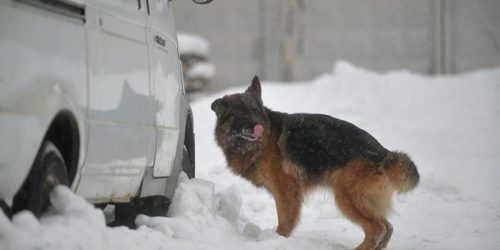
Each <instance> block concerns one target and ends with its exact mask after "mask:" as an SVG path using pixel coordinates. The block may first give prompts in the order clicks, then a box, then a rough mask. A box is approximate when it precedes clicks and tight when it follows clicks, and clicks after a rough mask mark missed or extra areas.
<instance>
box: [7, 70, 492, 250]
mask: <svg viewBox="0 0 500 250" xmlns="http://www.w3.org/2000/svg"><path fill="white" fill-rule="evenodd" d="M247 82H248V84H249V83H250V79H244V80H242V84H247ZM262 87H263V100H264V104H265V105H267V106H268V107H269V108H271V109H274V110H279V111H284V112H311V113H325V114H329V115H332V116H335V117H338V118H341V119H346V120H349V121H351V122H353V123H355V124H356V125H358V126H360V127H361V128H363V129H365V130H367V131H368V132H370V133H371V134H372V135H374V136H375V137H376V138H377V139H378V140H379V141H380V142H381V143H382V144H383V145H385V146H386V147H387V148H389V149H392V150H403V151H405V152H407V153H408V154H409V155H411V156H412V159H413V160H414V162H415V163H416V165H417V167H418V169H419V171H420V173H421V183H420V185H419V186H418V187H417V189H416V190H415V191H413V192H412V193H410V194H408V195H406V196H395V198H394V205H395V209H394V210H395V212H394V214H393V215H392V217H391V218H390V221H391V222H392V223H393V225H394V228H395V231H394V235H393V238H392V240H391V242H390V243H389V249H453V250H455V249H500V237H499V235H500V195H498V190H500V182H499V181H498V180H499V179H500V170H499V167H500V152H499V150H500V131H499V130H498V128H499V125H500V68H496V69H485V70H481V71H477V72H471V73H468V74H461V75H454V76H439V77H429V76H422V75H418V74H413V73H411V72H407V71H394V72H387V73H377V72H372V71H369V70H366V69H360V68H357V67H354V66H352V65H350V64H348V63H345V62H340V63H337V65H336V66H335V68H334V70H333V72H332V73H328V74H325V75H322V76H320V77H318V78H316V79H314V80H312V81H307V82H296V83H278V82H264V83H263V86H262ZM244 89H245V87H238V88H233V89H229V90H225V91H223V92H219V93H215V94H213V95H210V96H206V97H202V98H200V99H198V100H196V101H195V102H194V103H193V104H192V107H193V110H194V115H195V133H196V144H197V146H196V147H197V150H198V151H197V154H196V157H197V158H196V162H197V170H196V171H197V172H196V175H197V178H196V179H191V180H189V179H187V177H186V176H184V175H183V176H181V177H180V182H179V186H178V189H177V191H176V194H175V196H174V200H173V204H172V206H171V209H170V211H169V216H170V217H168V218H159V217H154V218H153V217H147V216H138V218H137V220H136V223H137V224H138V225H140V226H139V228H138V229H137V230H130V229H127V228H125V227H117V228H107V227H105V218H104V216H103V214H102V213H101V212H100V210H97V209H95V208H94V207H93V206H92V205H90V204H88V203H87V202H85V201H84V200H83V199H81V198H79V197H77V196H75V195H73V194H72V193H71V192H70V191H69V190H68V189H67V188H64V187H58V188H57V189H56V190H55V192H53V194H52V197H51V201H52V203H53V208H52V210H51V211H50V212H48V213H47V214H45V215H44V216H43V217H42V219H41V220H37V219H35V218H34V217H33V215H32V214H31V213H29V212H21V213H19V214H17V215H16V216H15V217H14V218H13V220H12V221H9V220H8V219H7V218H6V217H5V216H4V215H3V214H2V213H0V249H2V250H3V249H125V250H127V249H350V248H353V247H355V246H356V245H357V244H358V243H360V241H361V240H362V237H363V233H362V231H361V229H360V228H359V227H357V226H356V225H354V224H352V223H351V222H349V221H348V220H346V219H345V218H343V216H342V215H341V214H340V213H339V212H338V210H337V209H336V208H335V206H334V203H333V202H332V200H331V197H330V194H329V193H328V192H325V191H321V190H320V191H318V192H317V193H315V194H314V195H311V197H309V199H308V200H307V202H306V203H305V206H304V209H303V212H302V220H301V222H300V224H299V226H298V227H297V228H296V230H295V232H294V233H293V234H292V235H291V236H290V237H289V238H284V237H281V236H279V235H277V234H276V233H275V232H274V229H275V227H276V223H277V216H276V209H275V207H274V201H273V200H272V198H271V197H270V195H269V194H268V193H267V192H266V191H264V190H263V189H257V188H255V187H253V186H252V185H251V184H250V183H249V182H247V181H245V180H243V179H241V178H239V177H237V176H234V175H233V174H232V173H231V172H230V171H229V170H228V168H227V166H226V162H225V160H224V158H223V155H222V152H221V151H220V149H219V148H218V147H217V146H216V143H215V140H214V137H213V129H214V125H215V124H214V123H215V115H214V114H213V112H212V111H211V110H210V104H211V102H212V101H213V100H214V99H215V98H218V97H221V96H223V95H224V94H229V93H234V92H241V91H243V90H244Z"/></svg>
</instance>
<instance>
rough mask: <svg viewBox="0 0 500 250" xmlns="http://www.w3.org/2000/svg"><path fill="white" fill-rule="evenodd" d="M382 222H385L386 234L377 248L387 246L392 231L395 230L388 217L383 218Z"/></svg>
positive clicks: (378, 249)
mask: <svg viewBox="0 0 500 250" xmlns="http://www.w3.org/2000/svg"><path fill="white" fill-rule="evenodd" d="M382 222H383V223H384V224H385V229H386V233H385V235H384V238H382V240H381V241H380V244H379V245H378V248H377V250H380V249H384V248H386V247H387V244H388V243H389V240H391V236H392V232H393V231H394V229H393V227H392V225H391V223H390V222H389V221H388V220H387V219H385V218H384V219H382Z"/></svg>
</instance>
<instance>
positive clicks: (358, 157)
mask: <svg viewBox="0 0 500 250" xmlns="http://www.w3.org/2000/svg"><path fill="white" fill-rule="evenodd" d="M211 108H212V110H213V111H215V113H216V115H217V124H216V128H215V137H216V140H217V143H218V144H219V146H220V147H221V148H222V150H223V152H224V154H225V156H226V160H227V162H228V165H229V167H230V169H231V170H232V171H233V172H234V173H235V174H237V175H240V176H242V177H244V178H245V179H247V180H249V181H250V182H252V183H253V184H254V185H255V186H258V187H264V188H265V189H267V190H268V191H269V192H270V193H271V194H272V195H273V197H274V200H275V202H276V208H277V211H278V228H277V230H276V231H277V233H278V234H280V235H283V236H288V235H290V233H291V232H292V230H293V229H294V227H295V226H296V224H297V221H298V219H299V215H300V210H301V205H302V202H303V200H304V195H305V194H306V193H307V192H308V191H310V190H312V189H315V188H317V187H326V188H327V189H329V190H331V191H332V193H333V194H334V196H335V202H336V204H337V206H338V208H339V209H340V211H342V213H343V214H344V215H345V216H346V217H347V218H348V219H350V220H351V221H352V222H354V223H356V224H358V225H360V226H361V227H362V228H363V230H364V232H365V238H364V240H363V242H362V243H361V244H360V245H359V246H358V247H357V248H356V249H360V250H365V249H370V250H371V249H383V248H385V247H386V246H387V243H388V242H389V240H390V238H391V235H392V231H393V228H392V225H391V223H389V221H387V216H388V214H389V212H390V210H391V200H392V194H393V193H394V192H395V191H397V192H398V193H405V192H408V191H411V190H413V189H414V188H415V187H416V186H417V184H418V182H419V178H420V177H419V174H418V172H417V168H416V166H415V164H414V163H413V162H412V161H411V160H410V158H409V157H408V156H407V155H406V154H404V153H401V152H393V151H389V150H387V149H386V148H384V147H383V146H382V145H381V144H380V143H379V142H378V141H377V140H376V139H375V138H373V137H372V136H371V135H370V134H368V133H367V132H366V131H364V130H362V129H360V128H358V127H356V126H355V125H353V124H351V123H349V122H346V121H343V120H340V119H336V118H333V117H330V116H327V115H321V114H286V113H280V112H276V111H272V110H270V109H268V108H266V107H265V106H264V105H263V102H262V98H261V85H260V81H259V79H258V77H257V76H256V77H254V79H253V81H252V84H251V86H250V87H248V89H247V90H246V91H245V92H244V93H241V94H232V95H227V96H224V97H223V98H219V99H217V100H215V101H214V102H213V103H212V105H211Z"/></svg>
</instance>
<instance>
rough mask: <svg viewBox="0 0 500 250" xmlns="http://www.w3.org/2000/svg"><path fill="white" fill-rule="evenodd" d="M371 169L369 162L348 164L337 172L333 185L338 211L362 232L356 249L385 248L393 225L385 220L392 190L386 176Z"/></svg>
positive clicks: (371, 249)
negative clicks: (361, 239) (361, 240)
mask: <svg viewBox="0 0 500 250" xmlns="http://www.w3.org/2000/svg"><path fill="white" fill-rule="evenodd" d="M374 169H375V168H373V167H372V165H371V164H370V163H369V162H355V163H353V164H350V165H348V166H346V168H345V169H343V170H340V171H341V172H340V173H339V175H337V178H336V181H335V182H334V183H335V184H334V186H333V189H334V191H333V192H334V195H335V201H336V203H337V205H338V207H339V209H340V210H341V211H342V212H343V213H344V215H345V216H346V217H347V218H348V219H350V220H351V221H352V222H354V223H356V224H358V225H360V226H361V227H362V228H363V231H364V232H365V238H364V240H363V242H362V243H361V244H360V245H359V246H358V247H357V248H356V249H357V250H379V249H382V248H385V247H386V246H387V243H388V241H389V240H390V238H391V235H392V226H391V224H390V223H389V222H388V221H387V219H386V215H387V214H388V212H389V210H390V207H391V196H392V189H391V188H390V187H389V186H388V184H387V183H389V182H388V181H387V180H386V177H385V175H383V174H379V173H378V172H377V171H374Z"/></svg>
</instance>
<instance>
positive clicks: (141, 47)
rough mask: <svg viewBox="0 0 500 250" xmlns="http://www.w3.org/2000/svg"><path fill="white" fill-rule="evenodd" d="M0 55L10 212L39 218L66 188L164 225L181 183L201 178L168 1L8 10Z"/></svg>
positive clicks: (0, 116) (70, 1)
mask: <svg viewBox="0 0 500 250" xmlns="http://www.w3.org/2000/svg"><path fill="white" fill-rule="evenodd" d="M0 55H1V57H0V204H2V208H3V209H4V211H6V212H7V213H15V212H17V211H20V210H23V209H30V210H31V211H33V212H34V214H35V215H37V216H39V215H40V214H41V213H42V212H43V211H44V210H45V209H46V208H47V206H48V204H49V193H50V191H51V189H52V188H53V187H54V186H55V185H57V184H66V185H68V186H70V187H71V189H72V190H73V191H74V192H75V193H76V194H78V195H80V196H82V197H84V198H85V199H87V200H88V201H89V202H92V203H94V204H116V208H117V211H120V209H121V208H122V207H123V210H125V211H126V212H127V213H121V214H128V212H130V210H131V209H132V208H133V209H132V210H137V212H140V213H145V214H150V215H166V209H167V208H168V205H169V203H170V199H171V198H172V196H173V193H174V190H175V187H176V184H177V177H178V175H179V173H180V172H181V171H185V172H186V173H187V175H188V176H189V177H193V176H194V135H193V122H192V115H191V109H190V106H189V104H188V102H187V99H186V95H185V91H184V86H183V78H182V69H181V63H180V60H179V54H178V45H177V37H176V30H175V25H174V20H173V16H172V10H171V2H170V1H168V0H134V1H105V0H48V1H47V0H0ZM122 204H123V205H122ZM125 204H126V205H125ZM117 216H118V215H117Z"/></svg>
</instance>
